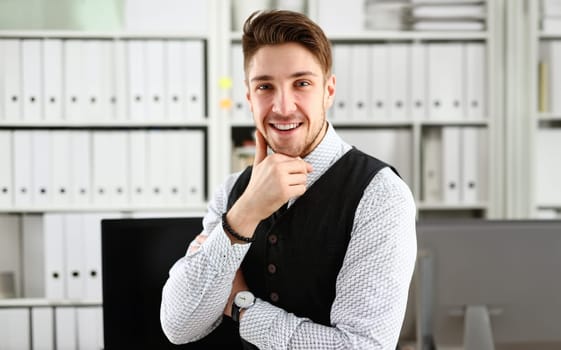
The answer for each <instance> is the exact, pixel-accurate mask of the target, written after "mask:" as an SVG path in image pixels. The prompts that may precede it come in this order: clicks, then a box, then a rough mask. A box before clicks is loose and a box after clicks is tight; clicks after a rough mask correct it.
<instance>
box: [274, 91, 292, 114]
mask: <svg viewBox="0 0 561 350" xmlns="http://www.w3.org/2000/svg"><path fill="white" fill-rule="evenodd" d="M295 111H296V101H295V98H294V94H293V92H292V91H291V90H290V89H288V88H285V89H277V91H276V94H275V98H274V101H273V113H276V114H279V115H286V116H288V115H291V114H292V113H294V112H295Z"/></svg>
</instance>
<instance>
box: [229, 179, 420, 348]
mask: <svg viewBox="0 0 561 350" xmlns="http://www.w3.org/2000/svg"><path fill="white" fill-rule="evenodd" d="M415 216H416V208H415V202H414V199H413V196H412V194H411V191H410V189H409V188H408V186H407V185H406V184H405V183H404V182H403V181H402V180H401V179H400V178H399V177H398V176H397V175H395V174H394V173H393V172H392V171H391V170H390V169H389V168H386V169H383V170H382V171H380V172H379V173H378V174H377V175H376V176H375V177H374V179H373V180H372V182H371V184H370V185H369V186H368V187H367V189H366V190H365V193H364V196H363V198H362V199H361V201H360V203H359V206H358V207H357V210H356V213H355V221H354V226H353V230H352V236H351V240H350V242H349V246H348V251H347V255H346V256H345V260H344V262H343V266H342V268H341V270H340V272H339V275H338V277H337V286H336V297H335V300H334V303H333V305H332V308H331V323H332V324H331V327H328V326H323V325H320V324H317V323H313V322H312V321H311V320H309V319H306V318H299V317H296V316H295V315H294V314H290V313H287V312H285V311H284V310H282V309H280V308H278V307H276V306H273V305H271V304H269V303H267V302H265V301H262V300H259V299H258V300H257V301H256V303H255V305H254V306H253V307H251V308H250V309H248V310H247V311H246V312H245V313H244V317H243V318H242V319H241V322H240V335H241V336H242V338H244V339H246V340H247V341H249V342H251V343H253V344H254V345H256V346H257V347H258V348H259V349H307V350H311V349H322V350H329V349H395V347H396V345H397V341H398V338H399V333H400V330H401V326H402V323H403V319H404V316H405V309H406V305H407V297H408V292H409V286H410V282H411V277H412V274H413V270H414V266H415V260H416V254H417V242H416V232H415Z"/></svg>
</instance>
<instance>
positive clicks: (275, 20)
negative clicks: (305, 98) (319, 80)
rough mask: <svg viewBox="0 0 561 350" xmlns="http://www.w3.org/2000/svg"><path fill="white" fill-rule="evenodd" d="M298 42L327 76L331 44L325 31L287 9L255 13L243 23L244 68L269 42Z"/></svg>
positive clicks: (329, 65) (329, 68) (328, 73)
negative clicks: (311, 55) (316, 61)
mask: <svg viewBox="0 0 561 350" xmlns="http://www.w3.org/2000/svg"><path fill="white" fill-rule="evenodd" d="M291 42H294V43H298V44H300V45H302V46H303V47H305V48H306V49H307V50H308V51H310V52H311V53H312V54H313V55H314V56H315V58H316V59H317V60H318V62H319V64H320V65H321V67H322V68H323V72H324V74H325V77H327V76H329V75H330V73H331V65H332V57H331V43H330V42H329V40H328V39H327V37H326V36H325V33H324V32H323V30H322V29H321V28H320V27H319V26H318V25H317V24H316V23H315V22H314V21H312V20H311V19H310V18H308V17H307V16H306V15H303V14H301V13H299V12H293V11H286V10H265V11H256V12H254V13H252V14H251V15H250V16H249V17H248V19H247V20H246V21H245V23H244V26H243V36H242V48H243V54H244V69H245V70H246V71H247V66H248V63H249V61H250V60H251V58H252V57H253V56H254V55H255V53H256V52H257V51H258V50H259V49H260V48H261V47H263V46H266V45H279V44H284V43H291Z"/></svg>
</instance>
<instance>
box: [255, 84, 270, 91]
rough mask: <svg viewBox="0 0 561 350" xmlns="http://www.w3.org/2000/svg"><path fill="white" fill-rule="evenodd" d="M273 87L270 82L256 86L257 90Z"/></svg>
mask: <svg viewBox="0 0 561 350" xmlns="http://www.w3.org/2000/svg"><path fill="white" fill-rule="evenodd" d="M270 88H271V85H269V84H259V85H257V86H256V87H255V89H256V90H268V89H270Z"/></svg>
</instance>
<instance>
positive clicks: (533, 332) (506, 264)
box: [415, 219, 561, 350]
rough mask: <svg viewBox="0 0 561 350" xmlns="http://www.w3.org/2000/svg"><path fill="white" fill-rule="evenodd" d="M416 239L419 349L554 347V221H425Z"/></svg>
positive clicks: (558, 267)
mask: <svg viewBox="0 0 561 350" xmlns="http://www.w3.org/2000/svg"><path fill="white" fill-rule="evenodd" d="M417 237H418V247H419V255H418V264H417V268H416V272H415V273H416V274H417V282H419V283H418V284H417V287H418V288H417V291H416V292H417V296H416V299H417V302H418V305H417V307H416V311H417V314H416V317H417V324H418V326H419V331H418V338H419V339H424V340H425V348H427V347H426V345H427V344H426V340H427V339H428V338H431V337H432V340H433V341H434V344H435V345H436V347H437V348H458V347H459V348H462V347H461V346H462V345H463V346H465V347H463V349H466V350H468V349H470V347H471V349H477V350H484V349H489V348H490V349H493V348H494V349H496V350H502V349H532V350H541V349H548V350H549V349H561V278H560V272H561V220H551V221H550V220H480V219H466V220H431V221H426V220H425V221H419V222H418V224H417Z"/></svg>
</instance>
